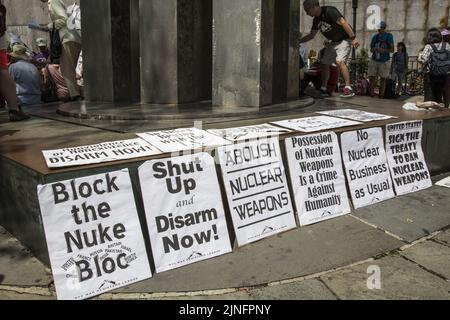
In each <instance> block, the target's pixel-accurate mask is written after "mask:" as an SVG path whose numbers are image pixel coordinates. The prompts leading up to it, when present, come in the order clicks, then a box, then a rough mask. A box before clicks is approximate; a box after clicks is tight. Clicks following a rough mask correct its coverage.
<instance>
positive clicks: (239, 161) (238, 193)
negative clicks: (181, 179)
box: [217, 138, 296, 246]
mask: <svg viewBox="0 0 450 320" xmlns="http://www.w3.org/2000/svg"><path fill="white" fill-rule="evenodd" d="M217 152H218V157H219V159H220V165H221V169H222V175H223V180H224V184H225V190H226V194H227V198H228V204H229V207H230V212H231V217H232V220H233V225H234V230H235V233H236V238H237V241H238V244H239V245H240V246H242V245H245V244H248V243H251V242H255V241H258V240H260V239H263V238H266V237H269V236H272V235H275V234H278V233H281V232H284V231H288V230H290V229H293V228H295V227H296V222H295V216H294V213H293V210H292V203H291V198H290V195H289V190H288V187H287V179H286V174H285V170H284V166H283V161H282V159H281V151H280V145H279V142H278V139H277V138H269V139H258V140H255V141H250V142H248V143H239V144H235V145H229V146H224V147H221V148H218V150H217Z"/></svg>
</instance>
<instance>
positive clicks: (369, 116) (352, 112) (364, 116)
mask: <svg viewBox="0 0 450 320" xmlns="http://www.w3.org/2000/svg"><path fill="white" fill-rule="evenodd" d="M317 113H318V114H323V115H327V116H331V117H339V118H344V119H350V120H355V121H361V122H371V121H379V120H388V119H394V118H396V117H393V116H387V115H384V114H379V113H372V112H366V111H362V110H356V109H342V110H332V111H322V112H317Z"/></svg>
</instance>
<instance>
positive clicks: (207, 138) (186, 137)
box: [137, 128, 231, 153]
mask: <svg viewBox="0 0 450 320" xmlns="http://www.w3.org/2000/svg"><path fill="white" fill-rule="evenodd" d="M137 135H138V136H139V137H141V138H142V139H144V140H145V141H147V142H148V143H150V144H151V145H153V146H154V147H156V148H158V149H159V150H161V151H162V152H164V153H171V152H180V151H190V150H201V149H202V148H205V147H217V146H223V145H226V144H230V143H231V142H230V141H228V140H225V139H222V138H221V137H218V136H216V135H214V134H212V133H209V132H207V131H204V130H200V129H197V128H182V129H175V130H164V131H154V132H145V133H138V134H137Z"/></svg>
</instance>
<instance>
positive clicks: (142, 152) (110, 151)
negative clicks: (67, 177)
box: [42, 139, 161, 168]
mask: <svg viewBox="0 0 450 320" xmlns="http://www.w3.org/2000/svg"><path fill="white" fill-rule="evenodd" d="M42 153H43V155H44V158H45V162H46V163H47V166H48V167H49V168H64V167H72V166H81V165H87V164H94V163H103V162H110V161H117V160H126V159H133V158H140V157H148V156H152V155H156V154H159V153H161V151H159V150H158V149H156V148H155V147H153V146H151V145H150V144H148V143H147V142H145V141H144V140H142V139H131V140H123V141H111V142H104V143H99V144H94V145H90V146H80V147H74V148H64V149H59V150H45V151H42Z"/></svg>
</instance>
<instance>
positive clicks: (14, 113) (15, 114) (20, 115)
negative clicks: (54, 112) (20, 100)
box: [9, 110, 30, 122]
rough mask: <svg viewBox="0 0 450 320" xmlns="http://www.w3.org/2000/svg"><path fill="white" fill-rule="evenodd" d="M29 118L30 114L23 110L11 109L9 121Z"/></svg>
mask: <svg viewBox="0 0 450 320" xmlns="http://www.w3.org/2000/svg"><path fill="white" fill-rule="evenodd" d="M28 119H30V116H29V115H27V114H26V113H25V112H23V111H22V110H9V121H11V122H18V121H23V120H28Z"/></svg>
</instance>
